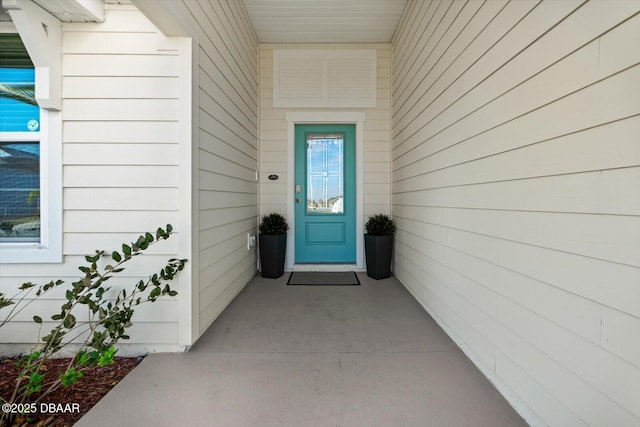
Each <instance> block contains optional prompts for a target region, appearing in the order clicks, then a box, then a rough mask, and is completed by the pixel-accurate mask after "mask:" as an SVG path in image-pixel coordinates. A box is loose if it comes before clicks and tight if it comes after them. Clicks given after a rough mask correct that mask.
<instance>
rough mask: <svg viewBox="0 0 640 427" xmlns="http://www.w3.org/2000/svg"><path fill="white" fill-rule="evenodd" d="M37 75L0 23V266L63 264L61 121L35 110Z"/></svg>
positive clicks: (8, 27) (11, 29)
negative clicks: (45, 263) (5, 264)
mask: <svg viewBox="0 0 640 427" xmlns="http://www.w3.org/2000/svg"><path fill="white" fill-rule="evenodd" d="M36 74H37V73H35V72H34V64H33V63H32V60H31V58H30V56H29V53H28V52H27V49H26V48H25V46H24V44H23V42H22V39H21V38H20V35H19V34H18V31H17V29H16V28H15V26H13V23H12V22H10V21H8V22H7V21H0V264H2V263H39V262H61V261H62V138H61V137H62V129H61V124H62V120H61V114H60V112H59V111H53V112H52V111H48V110H44V109H41V108H39V106H38V104H37V102H36V100H35V87H36V77H35V76H36Z"/></svg>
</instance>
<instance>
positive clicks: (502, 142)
mask: <svg viewBox="0 0 640 427" xmlns="http://www.w3.org/2000/svg"><path fill="white" fill-rule="evenodd" d="M639 12H640V7H639V5H638V4H637V3H635V2H625V1H620V2H618V1H614V2H598V1H592V2H586V3H582V2H580V1H565V2H551V1H544V2H534V1H520V2H508V3H506V2H485V3H482V4H480V3H478V2H474V3H472V2H469V3H462V2H455V1H442V2H436V1H433V2H420V1H410V2H409V3H408V5H407V9H406V10H405V16H404V17H403V18H402V20H401V25H400V27H399V28H398V29H397V32H396V36H395V38H394V41H393V43H392V45H393V68H392V70H393V73H392V95H393V96H392V137H393V140H392V147H393V152H392V159H393V160H391V161H392V182H391V185H392V208H393V214H394V217H395V218H396V220H397V222H398V231H397V234H396V240H397V241H396V256H395V263H394V272H395V275H396V276H397V277H398V278H399V279H400V280H401V281H402V282H403V283H404V284H405V285H406V286H407V287H408V289H409V290H410V291H411V292H412V293H413V294H414V295H415V296H416V297H417V298H418V300H419V301H420V302H421V303H422V304H423V305H424V306H425V308H426V309H427V310H428V311H429V312H430V313H432V314H433V315H434V316H435V317H436V319H437V320H438V321H439V322H440V323H441V324H442V326H443V327H444V328H445V330H446V331H447V332H448V333H449V334H451V336H452V337H453V338H454V339H455V340H456V342H457V343H458V344H459V345H460V346H461V347H462V348H463V349H464V350H465V351H466V352H467V354H469V355H470V356H471V357H472V359H473V360H475V361H476V363H477V364H478V366H479V367H480V369H481V370H482V371H483V372H484V373H485V374H486V375H487V376H488V377H489V378H490V379H491V380H492V381H494V382H495V384H496V385H497V386H498V388H499V389H500V390H501V391H502V392H503V393H504V394H505V396H506V397H507V398H508V399H509V400H510V401H511V402H512V403H513V404H514V406H515V407H516V409H517V410H518V411H520V413H521V414H522V415H523V416H525V417H526V419H527V420H528V421H529V422H530V423H531V424H532V425H548V426H573V425H575V426H583V425H593V426H596V425H597V426H605V425H640V411H639V410H638V408H640V390H639V389H638V388H637V384H639V383H640V366H639V359H638V356H639V354H640V353H639V352H638V347H637V346H636V345H634V344H632V343H633V342H636V341H638V340H637V337H638V327H639V325H640V309H638V307H639V306H640V287H639V286H638V284H639V283H640V258H639V256H640V255H639V254H640V247H638V242H640V204H639V203H640V197H638V194H640V145H638V143H637V134H638V129H637V127H638V124H639V123H640V122H638V117H640V92H638V91H637V90H635V89H636V88H637V87H638V86H639V85H640V74H639V70H640V66H639V61H640V58H639V57H638V49H637V47H638V40H640V39H639V38H638V34H639V33H638V25H636V24H637V22H638V16H640V15H638V13H639ZM445 47H446V48H445ZM378 154H381V152H376V155H378ZM380 160H381V161H382V160H383V159H382V158H380ZM370 174H371V177H377V173H376V172H373V171H371V172H370ZM372 185H374V186H375V185H379V184H372ZM634 337H635V338H634Z"/></svg>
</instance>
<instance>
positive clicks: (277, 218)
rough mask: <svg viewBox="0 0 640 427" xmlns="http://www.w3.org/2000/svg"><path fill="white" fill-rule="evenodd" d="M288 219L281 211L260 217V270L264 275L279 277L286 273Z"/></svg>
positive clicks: (273, 277)
mask: <svg viewBox="0 0 640 427" xmlns="http://www.w3.org/2000/svg"><path fill="white" fill-rule="evenodd" d="M288 229H289V224H288V223H287V219H286V218H285V217H284V216H282V215H280V214H279V213H276V212H274V213H270V214H268V215H264V216H263V217H262V218H261V219H260V225H259V226H258V231H259V232H260V236H259V239H260V242H259V243H260V267H261V268H260V270H261V272H262V277H268V278H272V279H275V278H278V277H280V276H282V275H283V274H284V260H285V251H286V249H287V230H288Z"/></svg>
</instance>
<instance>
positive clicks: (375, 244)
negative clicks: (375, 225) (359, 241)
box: [364, 234, 393, 280]
mask: <svg viewBox="0 0 640 427" xmlns="http://www.w3.org/2000/svg"><path fill="white" fill-rule="evenodd" d="M364 251H365V256H366V258H367V276H369V277H372V278H374V279H376V280H379V279H386V278H387V277H389V276H391V253H392V251H393V235H392V234H391V235H389V236H372V235H369V234H365V235H364Z"/></svg>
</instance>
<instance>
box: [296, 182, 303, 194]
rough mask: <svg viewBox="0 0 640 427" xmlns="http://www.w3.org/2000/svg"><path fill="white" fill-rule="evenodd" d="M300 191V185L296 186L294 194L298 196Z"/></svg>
mask: <svg viewBox="0 0 640 427" xmlns="http://www.w3.org/2000/svg"><path fill="white" fill-rule="evenodd" d="M301 192H302V189H301V188H300V184H296V194H300V193H301Z"/></svg>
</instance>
